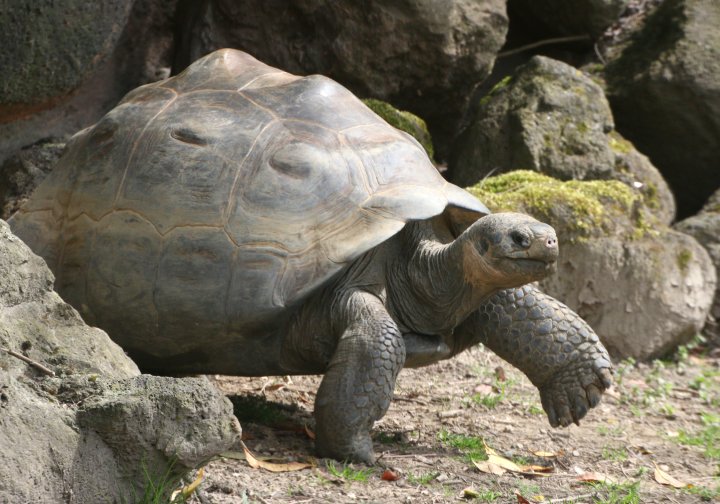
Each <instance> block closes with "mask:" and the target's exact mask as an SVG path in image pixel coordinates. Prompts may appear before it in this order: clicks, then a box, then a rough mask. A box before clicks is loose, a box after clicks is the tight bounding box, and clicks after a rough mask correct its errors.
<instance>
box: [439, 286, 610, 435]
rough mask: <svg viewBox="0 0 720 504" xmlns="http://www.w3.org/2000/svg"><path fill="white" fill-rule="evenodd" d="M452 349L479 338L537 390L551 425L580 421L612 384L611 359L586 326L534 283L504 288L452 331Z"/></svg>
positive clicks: (464, 345) (463, 347)
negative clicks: (519, 370) (453, 334)
mask: <svg viewBox="0 0 720 504" xmlns="http://www.w3.org/2000/svg"><path fill="white" fill-rule="evenodd" d="M454 342H455V348H454V351H453V354H455V353H458V352H460V351H462V350H465V349H466V348H470V347H471V346H474V345H476V344H478V343H483V344H484V345H485V346H487V347H488V348H490V349H491V350H492V351H493V352H495V353H496V354H498V355H499V356H500V357H502V358H503V359H505V360H506V361H508V362H509V363H510V364H512V365H513V366H515V367H517V368H518V369H521V370H522V371H524V372H525V374H526V375H527V377H528V378H529V379H530V381H531V382H532V383H533V384H534V385H535V386H536V387H537V388H538V389H539V390H540V399H541V401H542V405H543V409H545V412H546V413H547V416H548V420H549V421H550V425H552V426H553V427H558V426H560V425H561V426H563V427H566V426H568V425H570V423H572V422H575V423H576V424H578V423H579V421H580V419H581V418H583V417H584V416H585V414H586V413H587V412H588V410H589V409H590V408H593V407H595V406H597V404H598V403H599V402H600V396H601V394H602V391H603V390H604V389H606V388H608V387H610V385H611V383H612V375H611V370H612V364H611V362H610V357H609V356H608V353H607V351H606V350H605V348H604V347H603V346H602V345H601V344H600V342H599V340H598V337H597V335H596V334H595V332H594V331H593V330H592V329H591V328H590V326H589V325H588V324H587V323H586V322H585V321H584V320H583V319H581V318H580V317H579V316H578V315H577V314H576V313H575V312H574V311H572V310H571V309H570V308H568V307H567V306H565V305H564V304H562V303H561V302H559V301H558V300H557V299H555V298H553V297H550V296H548V295H547V294H545V293H543V292H541V291H540V290H538V289H537V288H535V287H533V286H532V285H525V286H523V287H520V288H517V289H507V290H502V291H500V292H498V293H497V294H495V295H494V296H492V297H491V298H490V299H489V300H488V301H486V302H485V303H484V304H483V305H482V306H481V307H480V309H478V310H477V311H475V312H474V313H472V314H471V315H470V316H469V317H468V318H467V320H465V322H463V323H462V324H461V325H460V326H459V327H458V328H457V330H456V331H455V338H454Z"/></svg>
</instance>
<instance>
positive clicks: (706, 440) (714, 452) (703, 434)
mask: <svg viewBox="0 0 720 504" xmlns="http://www.w3.org/2000/svg"><path fill="white" fill-rule="evenodd" d="M701 419H702V424H703V428H702V429H701V430H700V431H698V432H695V433H692V432H687V431H684V430H681V431H680V434H679V436H678V437H677V440H678V442H679V443H681V444H684V445H690V446H700V447H702V448H704V454H705V456H706V457H708V458H710V459H713V460H720V415H719V414H717V413H703V414H702V415H701Z"/></svg>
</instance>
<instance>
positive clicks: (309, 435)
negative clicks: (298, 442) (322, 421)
mask: <svg viewBox="0 0 720 504" xmlns="http://www.w3.org/2000/svg"><path fill="white" fill-rule="evenodd" d="M305 434H306V435H307V437H309V438H310V439H312V440H313V441H315V433H314V432H313V431H311V430H310V427H308V426H307V425H306V426H305Z"/></svg>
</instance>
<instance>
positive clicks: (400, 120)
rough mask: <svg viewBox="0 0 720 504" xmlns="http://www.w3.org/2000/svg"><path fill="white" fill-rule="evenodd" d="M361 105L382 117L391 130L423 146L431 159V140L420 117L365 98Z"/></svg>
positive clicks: (373, 99)
mask: <svg viewBox="0 0 720 504" xmlns="http://www.w3.org/2000/svg"><path fill="white" fill-rule="evenodd" d="M363 103H364V104H365V105H367V106H368V107H369V108H370V110H372V111H373V112H375V113H376V114H377V115H379V116H380V117H382V118H383V119H384V120H385V122H387V123H388V124H389V125H390V126H392V127H393V128H397V129H399V130H400V131H404V132H405V133H407V134H409V135H411V136H412V137H413V138H415V140H417V141H418V142H419V143H420V145H422V146H423V148H424V149H425V152H427V154H428V156H429V157H430V159H433V156H434V155H435V152H434V150H433V143H432V138H431V137H430V132H429V131H428V128H427V124H426V123H425V121H424V120H422V119H421V118H420V117H418V116H416V115H415V114H413V113H412V112H408V111H407V110H399V109H396V108H395V107H393V106H392V105H390V104H389V103H387V102H384V101H382V100H376V99H375V98H366V99H364V100H363Z"/></svg>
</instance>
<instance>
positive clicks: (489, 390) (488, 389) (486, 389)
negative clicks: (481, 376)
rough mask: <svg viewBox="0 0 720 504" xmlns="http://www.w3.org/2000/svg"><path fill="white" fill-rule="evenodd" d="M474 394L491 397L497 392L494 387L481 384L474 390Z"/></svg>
mask: <svg viewBox="0 0 720 504" xmlns="http://www.w3.org/2000/svg"><path fill="white" fill-rule="evenodd" d="M473 392H475V393H476V394H482V395H490V394H493V393H495V390H494V389H493V387H492V385H488V384H487V383H481V384H480V385H477V386H476V387H475V388H474V389H473Z"/></svg>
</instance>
